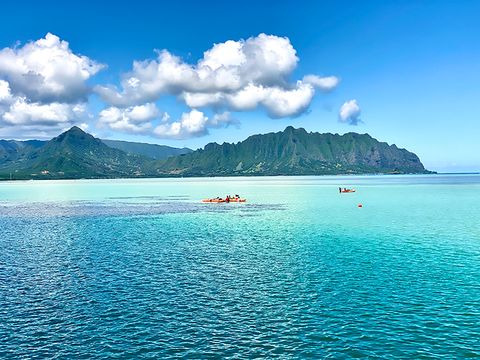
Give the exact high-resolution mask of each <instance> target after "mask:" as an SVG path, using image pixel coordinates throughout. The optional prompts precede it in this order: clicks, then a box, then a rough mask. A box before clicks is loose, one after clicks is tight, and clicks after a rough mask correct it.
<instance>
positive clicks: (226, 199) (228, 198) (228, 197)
mask: <svg viewBox="0 0 480 360" xmlns="http://www.w3.org/2000/svg"><path fill="white" fill-rule="evenodd" d="M225 202H227V203H229V202H230V195H227V197H226V198H225Z"/></svg>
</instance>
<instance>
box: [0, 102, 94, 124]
mask: <svg viewBox="0 0 480 360" xmlns="http://www.w3.org/2000/svg"><path fill="white" fill-rule="evenodd" d="M83 115H85V106H84V105H71V104H65V103H57V102H53V103H50V104H40V103H29V102H28V101H27V100H26V99H25V98H22V97H18V98H16V100H15V101H14V102H13V103H12V104H11V105H10V107H9V108H8V110H7V111H5V113H3V116H2V118H3V122H4V123H5V124H6V125H7V126H8V125H10V126H13V125H35V124H40V125H49V124H52V125H59V124H66V125H70V124H73V122H74V121H75V120H78V119H81V118H82V116H83Z"/></svg>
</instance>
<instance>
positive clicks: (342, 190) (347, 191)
mask: <svg viewBox="0 0 480 360" xmlns="http://www.w3.org/2000/svg"><path fill="white" fill-rule="evenodd" d="M355 191H357V190H355V189H341V190H340V193H354V192H355Z"/></svg>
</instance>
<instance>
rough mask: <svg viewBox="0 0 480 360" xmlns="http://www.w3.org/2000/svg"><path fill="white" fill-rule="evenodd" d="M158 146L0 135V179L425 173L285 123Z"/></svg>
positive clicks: (367, 145) (78, 136)
mask: <svg viewBox="0 0 480 360" xmlns="http://www.w3.org/2000/svg"><path fill="white" fill-rule="evenodd" d="M107 144H110V145H111V146H107ZM144 145H147V146H144ZM115 146H116V147H115ZM119 148H120V149H119ZM121 148H123V149H125V150H127V151H122V150H121ZM167 148H168V147H167ZM172 149H173V150H172ZM164 150H165V148H163V147H162V146H160V145H158V147H157V146H155V145H152V144H141V143H128V142H127V143H126V144H125V142H121V141H118V142H117V141H114V143H112V141H108V140H107V141H105V140H101V139H97V138H95V137H93V136H92V135H90V134H88V133H86V132H84V131H83V130H81V129H80V128H78V127H73V128H71V129H70V130H68V131H66V132H64V133H62V134H60V135H59V136H57V137H55V138H53V139H52V140H50V141H47V142H44V141H39V140H29V141H25V142H19V141H12V140H1V141H0V179H4V180H5V179H10V178H13V179H63V178H71V179H77V178H125V177H174V176H237V175H246V176H248V175H327V174H330V175H331V174H372V173H390V174H404V173H426V172H428V171H427V170H425V168H424V167H423V165H422V163H421V162H420V160H419V158H418V157H417V156H416V155H415V154H414V153H412V152H409V151H407V150H405V149H399V148H398V147H397V146H396V145H388V144H387V143H384V142H379V141H377V140H376V139H374V138H372V137H371V136H370V135H368V134H357V133H347V134H344V135H338V134H329V133H327V134H320V133H313V132H310V133H309V132H307V131H306V130H305V129H303V128H299V129H294V128H293V127H290V126H289V127H287V128H286V129H285V130H284V131H281V132H277V133H268V134H263V135H253V136H250V137H248V138H247V139H246V140H244V141H241V142H238V143H236V144H230V143H223V144H221V145H220V144H217V143H210V144H207V145H206V146H205V147H204V148H203V149H199V150H196V151H191V150H190V149H176V148H170V149H167V152H169V151H170V152H171V153H173V154H175V153H176V154H177V155H172V156H169V157H166V158H163V159H160V160H158V159H155V157H154V156H162V155H161V154H164V155H165V154H166V153H165V152H164ZM162 152H163V153H162Z"/></svg>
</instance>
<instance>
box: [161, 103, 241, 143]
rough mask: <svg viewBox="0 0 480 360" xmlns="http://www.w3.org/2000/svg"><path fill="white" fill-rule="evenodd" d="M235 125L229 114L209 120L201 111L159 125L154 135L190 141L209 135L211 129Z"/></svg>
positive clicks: (186, 113) (222, 114)
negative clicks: (193, 138)
mask: <svg viewBox="0 0 480 360" xmlns="http://www.w3.org/2000/svg"><path fill="white" fill-rule="evenodd" d="M235 123H236V122H235V120H234V119H233V118H232V117H231V116H230V113H228V112H224V113H221V114H215V115H214V116H213V117H212V118H209V117H208V116H206V115H205V114H204V113H203V112H201V111H198V110H191V111H190V112H185V113H183V114H182V116H181V117H180V119H179V120H177V121H173V122H170V123H166V124H160V125H158V126H157V127H156V128H155V129H154V131H153V133H154V134H155V136H157V137H159V138H169V139H188V138H192V137H199V136H204V135H207V134H208V129H209V128H220V127H227V126H229V125H231V124H235Z"/></svg>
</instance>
